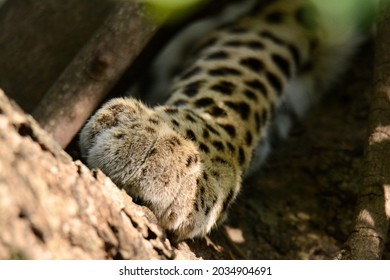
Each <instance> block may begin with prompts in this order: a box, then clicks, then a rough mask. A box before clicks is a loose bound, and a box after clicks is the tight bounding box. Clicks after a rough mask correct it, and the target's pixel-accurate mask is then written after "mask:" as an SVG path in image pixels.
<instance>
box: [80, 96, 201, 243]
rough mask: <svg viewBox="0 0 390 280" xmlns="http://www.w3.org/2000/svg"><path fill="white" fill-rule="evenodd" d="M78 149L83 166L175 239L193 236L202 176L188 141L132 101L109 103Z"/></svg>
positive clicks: (87, 127)
mask: <svg viewBox="0 0 390 280" xmlns="http://www.w3.org/2000/svg"><path fill="white" fill-rule="evenodd" d="M80 147H81V151H82V154H83V156H84V157H85V158H86V161H87V164H88V165H89V166H90V167H91V168H93V167H96V168H100V169H101V170H102V171H103V172H104V173H105V174H106V175H108V176H109V177H110V178H111V179H112V180H113V181H114V182H115V183H116V184H117V185H118V186H119V187H121V188H123V189H125V190H126V192H127V193H129V194H130V195H131V196H133V197H136V198H139V199H141V200H142V201H143V202H144V203H145V205H147V206H148V207H149V208H150V209H151V210H152V211H153V212H154V213H155V214H156V216H157V218H158V219H159V222H160V224H161V225H162V226H163V227H164V228H166V229H168V230H171V231H174V232H176V234H177V236H178V237H179V238H185V237H189V236H190V237H191V236H192V235H194V231H195V227H198V226H199V224H197V221H198V220H200V219H199V217H198V216H199V215H200V214H199V213H197V212H196V211H194V206H193V205H194V203H195V199H196V195H197V184H198V183H199V179H198V178H199V177H200V174H201V172H202V170H201V163H200V158H199V152H198V149H197V147H196V145H195V144H194V142H192V141H190V140H188V139H186V138H185V137H183V136H182V135H181V134H179V133H177V132H175V131H174V130H173V129H172V128H171V127H170V126H169V125H168V124H167V123H166V122H165V121H164V120H163V119H161V118H160V117H159V116H158V114H156V112H155V111H154V110H152V109H150V108H147V107H146V106H145V105H143V104H142V103H140V102H138V101H136V100H134V99H119V98H118V99H113V100H112V101H110V102H108V103H107V104H106V105H104V106H103V107H102V108H101V109H100V110H99V111H98V112H97V113H96V114H95V115H94V116H93V117H92V118H91V119H90V120H89V121H88V123H87V124H86V125H85V127H84V128H83V130H82V131H81V135H80Z"/></svg>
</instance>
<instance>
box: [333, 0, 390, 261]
mask: <svg viewBox="0 0 390 280" xmlns="http://www.w3.org/2000/svg"><path fill="white" fill-rule="evenodd" d="M378 12H379V13H378V18H377V35H376V52H375V66H374V87H375V88H374V91H373V94H372V97H371V104H370V114H369V125H368V132H369V138H368V143H367V148H366V153H367V154H366V172H365V177H364V180H363V183H362V187H361V190H360V194H359V199H358V203H357V206H356V213H355V224H354V228H353V231H352V233H351V234H350V236H349V239H348V240H347V243H346V249H345V250H344V251H343V252H342V253H341V255H340V256H339V258H342V259H380V258H381V257H382V253H383V249H384V245H385V242H386V238H387V232H388V228H389V217H390V161H389V159H390V64H389V61H390V53H389V51H388V50H389V49H390V36H389V35H390V2H389V1H386V0H382V1H381V3H380V8H379V10H378Z"/></svg>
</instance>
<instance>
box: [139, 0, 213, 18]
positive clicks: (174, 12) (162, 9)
mask: <svg viewBox="0 0 390 280" xmlns="http://www.w3.org/2000/svg"><path fill="white" fill-rule="evenodd" d="M138 1H139V2H140V3H142V4H144V5H145V6H146V9H147V10H148V12H149V13H150V15H151V17H152V19H153V20H155V21H157V22H163V21H169V22H172V21H178V20H180V19H182V18H185V17H186V16H188V15H189V14H190V13H191V12H193V11H195V10H196V9H197V8H199V6H201V5H202V4H204V3H205V2H206V0H138Z"/></svg>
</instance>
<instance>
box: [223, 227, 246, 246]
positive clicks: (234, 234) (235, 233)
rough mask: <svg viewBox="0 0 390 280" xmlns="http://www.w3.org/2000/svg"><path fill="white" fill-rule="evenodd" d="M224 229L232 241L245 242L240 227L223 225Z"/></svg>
mask: <svg viewBox="0 0 390 280" xmlns="http://www.w3.org/2000/svg"><path fill="white" fill-rule="evenodd" d="M225 231H226V234H227V236H228V237H229V239H230V240H231V241H232V242H234V243H237V244H241V243H244V242H245V238H244V233H243V232H242V229H239V228H233V227H230V226H225Z"/></svg>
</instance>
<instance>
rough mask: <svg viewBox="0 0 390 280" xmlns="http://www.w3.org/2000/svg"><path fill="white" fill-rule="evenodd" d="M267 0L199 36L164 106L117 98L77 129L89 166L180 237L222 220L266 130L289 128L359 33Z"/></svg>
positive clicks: (307, 8) (297, 0)
mask: <svg viewBox="0 0 390 280" xmlns="http://www.w3.org/2000/svg"><path fill="white" fill-rule="evenodd" d="M357 1H359V0H357ZM270 2H271V3H270V4H269V5H267V6H265V7H262V8H261V9H258V8H257V6H254V7H253V8H252V9H251V11H250V12H249V13H247V14H246V15H245V16H243V17H241V18H239V19H238V20H235V21H234V22H231V23H229V24H224V25H223V26H220V27H219V28H217V29H216V30H215V31H213V32H212V33H211V34H210V35H209V36H208V37H207V38H205V39H204V40H203V41H202V42H200V44H199V45H198V47H196V48H195V50H194V51H193V52H192V55H191V59H190V61H189V62H188V67H187V68H186V69H185V70H184V71H183V72H182V73H181V74H179V75H178V76H177V77H176V78H175V81H174V82H173V84H172V85H171V89H170V97H169V98H168V99H167V100H166V101H165V103H164V104H163V105H157V106H155V107H153V108H150V107H147V106H146V105H144V104H143V103H141V102H140V101H137V100H135V99H133V98H117V99H113V100H111V101H109V102H108V103H107V104H105V105H104V106H103V107H102V108H101V109H100V110H99V111H98V112H97V113H96V114H95V115H94V116H93V117H92V118H91V119H90V120H89V121H88V123H87V124H86V126H85V127H84V128H83V130H82V132H81V137H80V147H81V150H82V153H83V155H84V156H85V158H86V159H87V163H88V165H89V166H91V167H98V168H100V169H102V170H103V172H105V173H106V174H107V175H108V176H110V177H111V178H112V180H113V181H114V182H115V183H116V184H117V185H118V186H119V187H121V188H123V189H125V190H126V191H127V192H128V193H129V194H130V195H131V196H133V197H136V198H138V199H140V200H142V202H143V203H144V204H146V205H147V206H148V207H150V209H151V210H152V211H154V213H155V214H156V216H157V218H158V220H159V223H160V225H161V226H162V227H163V228H165V229H167V230H169V231H172V232H174V233H175V234H176V236H177V237H178V238H179V239H184V238H192V237H196V236H204V235H205V234H206V233H207V232H208V231H209V230H210V229H211V228H212V227H213V226H214V225H215V224H216V223H218V222H221V221H223V220H224V217H225V216H226V212H227V209H228V208H229V205H231V203H232V202H233V201H234V199H235V198H236V196H237V194H238V193H239V191H240V188H241V182H242V178H243V176H245V174H247V173H249V172H250V170H251V168H252V169H253V168H255V167H254V166H255V165H256V163H261V162H262V161H263V160H264V158H265V157H266V155H267V154H268V151H269V146H270V143H269V139H270V138H269V137H268V136H269V134H270V129H271V128H272V127H274V129H273V130H274V131H277V132H278V134H280V135H285V134H286V133H287V131H288V127H289V126H290V123H291V121H290V119H291V118H290V117H291V115H297V116H301V115H302V114H303V113H304V112H305V111H306V109H307V107H308V104H309V103H311V101H312V100H315V99H317V98H318V96H320V94H321V92H323V91H324V90H325V89H326V88H327V87H328V84H330V82H331V81H332V80H333V79H334V78H335V77H337V76H338V75H340V74H341V73H342V70H343V69H344V68H345V66H344V65H346V64H347V61H348V59H349V58H350V56H351V55H352V54H353V51H354V49H355V47H356V46H357V45H358V44H359V42H360V41H361V40H360V37H359V36H358V32H357V31H358V30H357V24H356V23H353V24H354V25H353V26H352V27H349V28H348V29H346V32H345V33H344V34H343V36H342V38H341V37H332V36H330V35H329V34H328V33H330V32H332V30H331V29H329V28H327V25H326V24H325V23H326V22H325V20H327V15H326V13H324V14H321V10H317V11H316V10H315V9H316V6H315V5H313V3H312V2H309V1H306V0H294V1H293V0H275V1H270ZM313 2H318V1H313ZM314 4H315V3H314ZM324 22H325V23H324ZM339 31H340V30H339ZM286 108H287V109H286ZM253 163H255V164H253ZM251 166H252V167H251Z"/></svg>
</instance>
